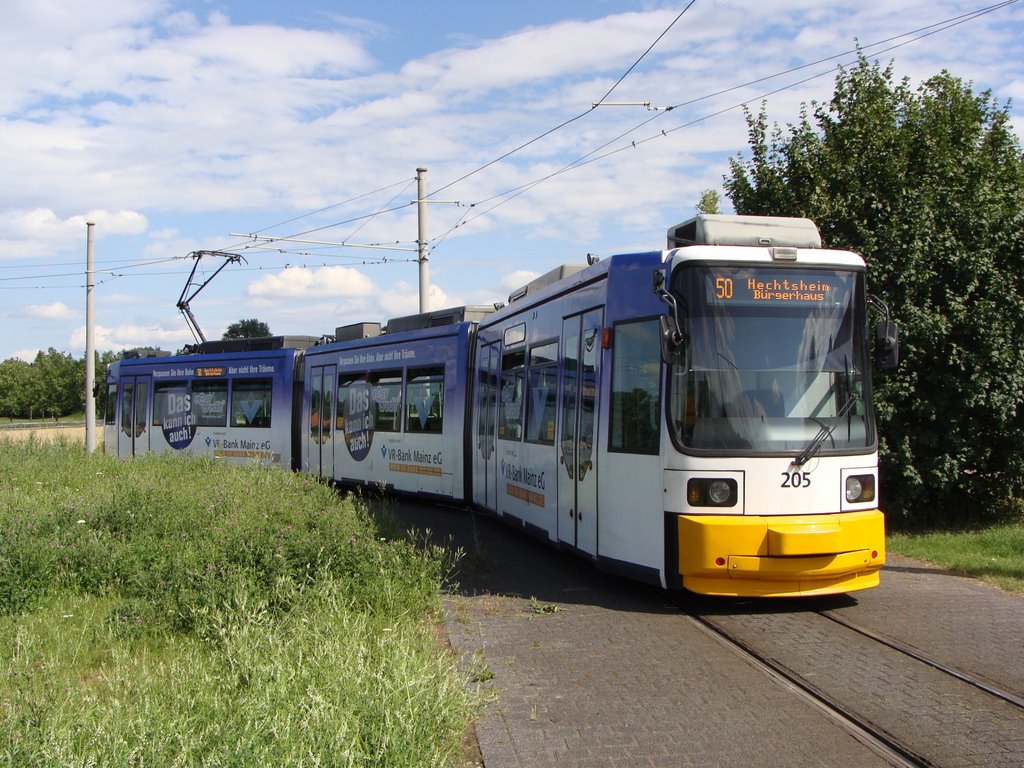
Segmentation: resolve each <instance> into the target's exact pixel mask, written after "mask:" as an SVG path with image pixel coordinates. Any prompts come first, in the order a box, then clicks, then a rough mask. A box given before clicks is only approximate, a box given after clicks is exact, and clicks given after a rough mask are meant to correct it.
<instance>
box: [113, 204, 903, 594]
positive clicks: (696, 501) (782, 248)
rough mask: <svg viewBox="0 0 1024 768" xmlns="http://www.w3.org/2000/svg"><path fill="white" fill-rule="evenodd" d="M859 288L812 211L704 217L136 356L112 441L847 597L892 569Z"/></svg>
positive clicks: (703, 580)
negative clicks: (264, 469) (532, 274)
mask: <svg viewBox="0 0 1024 768" xmlns="http://www.w3.org/2000/svg"><path fill="white" fill-rule="evenodd" d="M868 303H869V296H868V294H867V291H866V287H865V265H864V261H863V259H862V258H861V257H860V256H858V255H856V254H854V253H851V252H848V251H838V250H829V249H824V248H822V247H821V239H820V236H819V234H818V230H817V228H816V227H815V225H814V224H813V223H812V222H810V221H808V220H806V219H787V218H774V217H772V218H769V217H755V216H717V215H716V216H711V215H702V216H698V217H696V218H695V219H692V220H690V221H687V222H684V223H683V224H680V225H678V226H676V227H673V228H671V229H670V230H669V231H668V242H667V247H666V248H665V249H662V250H659V251H651V252H645V253H632V254H621V255H616V256H611V257H608V258H606V259H596V258H589V257H588V263H587V264H579V265H567V266H562V267H559V268H557V269H555V270H552V271H551V272H550V273H548V274H546V275H544V276H542V277H540V278H538V279H537V280H535V281H533V282H531V283H530V284H528V285H526V286H523V287H522V288H521V289H519V290H517V291H515V292H513V293H512V295H511V296H509V301H508V303H507V305H499V306H495V307H489V306H488V307H460V308H455V309H449V310H442V311H439V312H432V313H426V314H421V315H414V316H410V317H405V318H397V319H394V320H391V321H389V322H387V323H386V325H384V326H381V325H379V324H376V323H358V324H355V325H351V326H345V327H343V328H338V329H337V330H336V332H335V334H334V336H333V338H331V339H330V340H329V341H326V342H323V343H318V344H315V345H305V346H304V348H303V347H302V345H298V346H297V347H294V348H291V349H285V348H283V347H282V348H280V349H276V350H273V351H271V350H265V351H261V352H256V351H251V350H250V351H238V350H235V351H232V352H228V351H226V350H223V349H221V350H217V349H214V348H204V349H200V350H198V353H197V354H194V355H181V356H176V357H168V358H163V359H161V358H156V359H149V360H146V359H140V360H122V361H120V362H119V363H115V364H114V365H113V366H111V371H110V374H109V381H110V387H111V394H112V398H108V402H111V403H115V405H114V406H113V407H112V409H108V413H107V419H106V422H107V429H106V433H105V438H106V441H107V445H108V450H109V449H110V446H116V450H117V452H118V454H119V455H122V456H127V455H132V453H134V452H137V451H139V450H171V449H179V450H181V449H190V450H200V451H208V452H209V453H210V455H212V456H214V457H215V458H223V459H229V460H253V459H256V460H260V461H265V462H267V463H272V464H279V465H280V466H282V467H289V466H290V467H292V468H293V469H297V470H298V471H301V472H305V473H309V474H311V475H314V476H317V477H320V478H323V479H325V480H328V481H332V482H335V483H338V484H340V485H344V486H350V487H351V486H363V487H366V486H371V487H375V488H381V489H386V490H390V491H394V492H399V493H409V494H417V495H421V496H424V497H426V498H432V499H442V500H445V501H448V502H451V503H456V504H461V505H465V506H472V507H473V508H476V509H478V510H482V511H484V512H487V513H489V514H492V515H494V516H497V517H499V518H501V519H503V520H505V521H506V522H508V523H510V524H511V525H513V526H516V527H519V528H521V529H524V530H526V531H528V532H529V533H531V534H533V535H534V536H537V537H539V538H541V539H543V540H545V541H547V542H549V543H551V544H553V545H556V546H559V547H562V548H564V549H568V550H571V551H573V552H575V553H577V554H579V555H582V556H584V557H586V558H588V559H590V560H591V561H592V562H594V563H595V565H597V566H598V567H599V568H601V569H604V570H607V571H610V572H613V573H618V574H622V575H625V576H627V577H629V578H632V579H636V580H640V581H644V582H648V583H652V584H656V585H659V586H662V587H667V588H674V589H678V588H685V589H688V590H690V591H693V592H697V593H702V594H708V595H723V596H760V597H781V596H801V595H822V594H833V593H842V592H852V591H856V590H861V589H866V588H869V587H872V586H875V585H877V583H878V579H879V570H880V569H881V567H882V566H883V565H884V562H885V540H884V518H883V514H882V512H881V511H880V510H879V507H878V453H877V434H876V430H875V421H874V412H873V407H872V397H871V377H870V371H871V359H872V354H870V353H871V350H870V349H869V346H870V345H869V336H870V334H869V332H868V318H867V312H868ZM300 338H303V339H306V337H300ZM875 341H876V347H875V349H874V355H873V356H874V359H875V362H876V365H877V366H879V367H890V366H891V365H894V364H895V361H896V359H897V357H898V349H897V333H896V329H895V327H894V326H893V325H892V324H890V323H888V322H887V320H886V322H884V323H882V324H880V325H879V326H878V328H877V329H876V332H875ZM259 355H263V357H259ZM256 371H259V372H260V374H259V376H257V377H256V378H258V379H259V380H260V381H261V382H262V383H261V384H257V383H255V382H254V381H253V380H252V379H253V377H254V375H255V372H256ZM200 372H201V373H200ZM210 372H212V373H210ZM211 380H215V381H216V382H217V387H216V388H211V386H210V384H211ZM214 391H215V392H216V393H217V394H215V395H214V394H211V392H214ZM147 392H151V393H152V396H151V397H149V399H148V400H147V394H146V393H147ZM236 392H237V393H239V394H238V397H239V398H240V400H239V404H238V405H236V404H235V403H236V395H235V393H236ZM150 401H151V402H150ZM257 402H259V403H263V404H264V405H265V406H266V413H267V414H268V416H269V415H270V414H271V413H272V414H273V416H272V418H271V420H270V423H267V424H263V423H262V422H260V423H257V420H256V419H255V418H253V417H254V415H255V414H256V413H257V411H258V409H257V408H256V405H255V404H256V403H257ZM140 403H141V405H140ZM245 403H248V407H247V406H246V405H245ZM179 406H180V407H179ZM196 409H198V410H196ZM204 409H207V410H204ZM250 411H251V413H250ZM143 414H144V415H143ZM214 414H215V415H216V418H214ZM247 420H248V423H244V424H243V423H242V422H245V421H247ZM213 421H216V424H215V425H214V424H213V423H212V422H213ZM179 422H180V423H179ZM207 422H211V423H209V424H208V423H207ZM147 425H151V426H152V427H155V429H151V430H150V431H149V434H148V435H147V433H146V427H147ZM260 430H262V431H260ZM243 441H244V442H243ZM204 446H205V448H204Z"/></svg>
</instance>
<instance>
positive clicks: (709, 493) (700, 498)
mask: <svg viewBox="0 0 1024 768" xmlns="http://www.w3.org/2000/svg"><path fill="white" fill-rule="evenodd" d="M738 487H739V486H738V485H737V484H736V481H735V480H733V479H732V478H727V479H724V480H723V479H721V478H713V479H712V478H706V477H694V478H691V479H690V480H689V481H687V483H686V500H687V501H688V502H689V504H690V506H691V507H734V506H736V501H737V499H738V497H739V494H738V492H737V489H738Z"/></svg>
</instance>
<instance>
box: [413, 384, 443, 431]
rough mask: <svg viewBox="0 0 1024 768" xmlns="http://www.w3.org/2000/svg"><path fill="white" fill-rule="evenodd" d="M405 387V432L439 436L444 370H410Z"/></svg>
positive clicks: (441, 423)
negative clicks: (428, 433) (429, 433)
mask: <svg viewBox="0 0 1024 768" xmlns="http://www.w3.org/2000/svg"><path fill="white" fill-rule="evenodd" d="M408 375H409V380H408V382H407V383H406V385H405V431H406V432H431V433H435V434H440V433H441V431H442V425H443V423H444V369H443V368H427V369H424V370H420V371H415V370H410V371H409V374H408Z"/></svg>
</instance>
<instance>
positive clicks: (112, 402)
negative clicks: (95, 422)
mask: <svg viewBox="0 0 1024 768" xmlns="http://www.w3.org/2000/svg"><path fill="white" fill-rule="evenodd" d="M116 420H117V384H108V385H107V402H106V408H104V411H103V423H104V424H110V425H111V426H113V425H114V423H115V422H116Z"/></svg>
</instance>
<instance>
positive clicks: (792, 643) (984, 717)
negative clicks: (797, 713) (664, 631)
mask: <svg viewBox="0 0 1024 768" xmlns="http://www.w3.org/2000/svg"><path fill="white" fill-rule="evenodd" d="M674 603H675V605H676V606H677V607H678V608H680V609H681V610H682V611H683V612H684V614H685V615H686V616H687V617H688V619H689V620H690V621H691V622H693V623H694V624H695V625H697V626H698V627H700V628H701V629H702V630H703V631H704V632H705V633H707V634H709V635H710V636H712V637H714V638H715V639H716V640H718V641H719V642H720V643H722V644H723V645H725V646H726V647H729V648H730V649H732V650H733V651H734V652H735V653H737V654H738V655H740V656H742V657H743V658H745V659H746V660H747V662H748V663H750V664H752V665H753V666H755V667H757V668H759V669H760V670H762V671H763V672H764V673H765V674H767V675H768V676H770V677H771V678H773V679H774V680H775V681H776V682H778V683H779V684H780V685H782V686H783V687H785V688H786V689H787V690H789V691H791V692H793V693H795V694H796V695H798V696H800V697H802V698H803V699H804V700H805V701H807V702H808V703H809V704H811V705H812V706H814V707H815V708H816V709H818V710H819V711H821V712H822V713H824V714H825V715H826V716H828V717H829V718H830V719H832V720H833V721H834V722H835V723H837V724H838V725H839V726H840V727H841V728H843V729H844V730H846V731H847V732H848V733H850V734H851V735H852V736H853V737H854V738H856V739H857V740H858V741H860V742H861V743H863V744H865V745H866V746H867V747H869V748H870V749H872V750H873V751H874V752H875V753H876V754H878V755H880V756H881V757H883V758H884V759H885V760H886V761H888V762H890V763H892V764H893V765H897V766H905V767H910V766H912V767H914V768H917V767H919V766H943V767H947V766H948V767H950V768H953V767H955V768H961V767H968V766H1020V765H1022V755H1021V753H1020V750H1021V734H1024V697H1022V696H1020V695H1018V694H1017V693H1015V692H1013V691H1008V690H1004V689H1002V688H1000V687H999V686H998V685H995V684H993V683H992V682H991V681H988V680H985V679H982V678H980V677H979V676H977V675H974V674H971V673H970V672H967V671H965V670H961V669H956V668H954V667H952V666H950V665H949V664H945V663H942V662H940V661H938V660H936V659H934V658H931V657H929V656H928V655H927V654H926V653H924V652H922V651H920V650H918V649H917V648H914V647H912V646H909V645H907V644H905V643H902V642H900V641H899V640H896V639H894V638H891V637H887V636H885V635H883V634H880V633H879V632H877V631H874V630H871V629H867V628H865V627H862V626H859V625H857V624H856V623H854V622H852V621H850V620H848V619H846V618H845V617H843V616H842V615H841V612H840V611H837V610H835V609H827V608H826V609H822V608H816V607H814V606H813V605H800V606H795V605H792V604H783V605H772V604H769V605H767V606H766V605H763V604H758V605H751V604H735V603H731V604H725V605H723V604H715V603H710V602H708V601H693V600H692V599H688V598H686V597H685V596H684V597H682V598H680V599H678V600H675V601H674Z"/></svg>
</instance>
